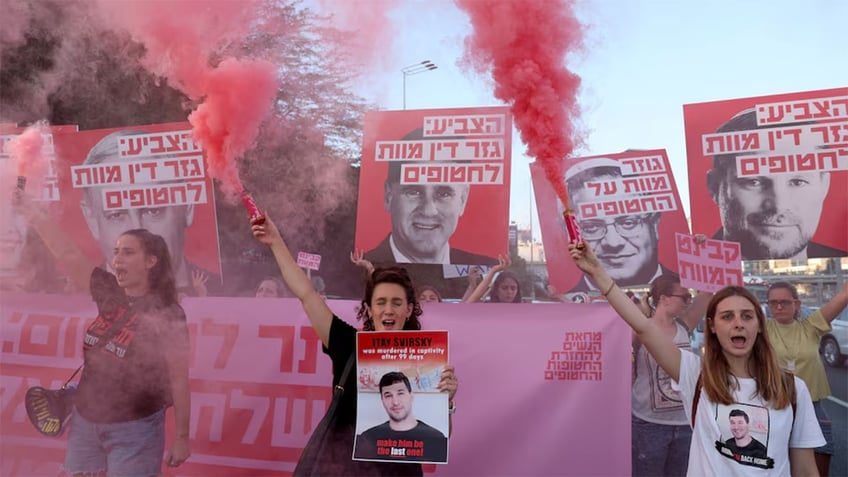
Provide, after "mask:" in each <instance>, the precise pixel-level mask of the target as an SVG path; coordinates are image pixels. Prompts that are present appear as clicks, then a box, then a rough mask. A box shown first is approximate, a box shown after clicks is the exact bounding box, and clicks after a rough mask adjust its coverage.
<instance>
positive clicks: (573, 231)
mask: <svg viewBox="0 0 848 477" xmlns="http://www.w3.org/2000/svg"><path fill="white" fill-rule="evenodd" d="M562 218H563V219H565V231H566V232H567V233H568V241H569V242H571V243H573V244H575V245H578V244H580V243H581V242H583V237H582V236H581V235H580V226H579V225H577V216H576V215H574V211H573V210H571V209H567V210H565V211H564V212H563V213H562Z"/></svg>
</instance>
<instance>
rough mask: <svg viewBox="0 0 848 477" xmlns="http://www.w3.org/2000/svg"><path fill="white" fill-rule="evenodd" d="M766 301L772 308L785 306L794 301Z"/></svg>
mask: <svg viewBox="0 0 848 477" xmlns="http://www.w3.org/2000/svg"><path fill="white" fill-rule="evenodd" d="M767 303H768V306H770V307H772V308H778V307H780V308H786V307H788V306H789V305H791V304H793V303H795V302H794V301H793V300H769V301H768V302H767Z"/></svg>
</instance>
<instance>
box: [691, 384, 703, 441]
mask: <svg viewBox="0 0 848 477" xmlns="http://www.w3.org/2000/svg"><path fill="white" fill-rule="evenodd" d="M702 386H703V383H702V382H701V375H700V374H699V375H698V382H697V383H695V397H694V398H693V399H692V429H694V428H695V415H696V414H697V413H698V401H700V400H701V387H702Z"/></svg>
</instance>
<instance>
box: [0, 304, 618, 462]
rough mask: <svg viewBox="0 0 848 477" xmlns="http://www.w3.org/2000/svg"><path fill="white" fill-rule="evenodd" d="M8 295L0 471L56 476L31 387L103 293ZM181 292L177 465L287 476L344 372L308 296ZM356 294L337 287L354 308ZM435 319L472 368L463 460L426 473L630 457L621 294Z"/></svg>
mask: <svg viewBox="0 0 848 477" xmlns="http://www.w3.org/2000/svg"><path fill="white" fill-rule="evenodd" d="M0 301H2V303H3V307H2V310H0V363H1V364H2V367H0V429H2V431H0V433H2V435H0V475H4V476H16V475H19V476H32V475H56V473H57V471H58V470H59V466H60V464H61V462H62V460H63V458H64V454H65V439H64V438H62V439H52V438H47V437H42V436H41V435H40V434H38V433H37V432H36V431H35V429H34V428H33V427H32V425H31V424H30V423H29V421H28V419H27V417H26V412H25V410H24V406H23V397H24V393H25V392H26V389H27V388H28V387H30V386H35V385H40V386H45V387H51V388H57V387H59V386H61V384H62V383H63V382H64V380H65V379H67V377H68V376H70V374H71V373H72V372H73V370H74V369H76V367H77V366H79V364H80V363H81V361H82V357H81V354H82V353H81V339H82V335H83V330H84V329H85V327H86V325H87V324H88V323H89V321H90V320H91V317H93V316H94V306H93V304H92V303H91V299H90V298H89V297H85V296H79V297H68V296H49V295H24V294H8V295H3V296H1V297H0ZM183 306H184V307H185V309H186V313H187V315H188V320H189V329H190V331H191V357H192V358H191V359H192V361H191V389H192V415H191V419H192V420H191V428H190V431H191V434H190V436H191V446H192V457H191V459H189V461H188V462H187V463H186V464H184V465H183V466H181V467H180V468H179V469H178V471H177V472H174V471H173V470H172V469H170V468H167V467H166V468H164V469H163V471H164V472H165V475H176V474H179V475H186V476H190V475H204V476H205V475H252V476H264V475H289V474H290V473H291V471H292V470H293V469H294V466H295V463H296V462H297V458H298V456H299V455H300V452H301V450H302V448H303V446H304V445H305V444H306V441H307V439H308V437H309V434H310V432H311V430H312V428H313V427H314V426H315V425H316V424H317V423H318V421H319V420H320V418H321V417H322V415H323V413H324V411H325V409H326V407H327V405H328V404H329V402H328V398H329V396H330V387H329V384H330V381H331V377H330V360H329V358H327V357H326V356H323V355H322V353H321V345H320V341H319V340H318V338H317V336H316V335H315V333H314V331H313V330H312V328H311V327H310V326H309V325H308V322H307V320H306V317H305V315H304V314H303V311H302V309H301V306H300V303H299V302H298V301H297V300H294V299H265V300H256V299H249V298H203V299H201V298H187V299H185V300H184V301H183ZM356 306H357V303H355V302H353V301H331V302H330V307H331V308H332V309H333V310H335V311H336V312H337V313H338V314H340V315H342V317H343V318H345V319H352V317H353V316H354V310H355V307H356ZM423 323H424V326H425V327H426V328H427V329H444V330H448V331H449V333H450V339H451V357H450V361H451V364H453V365H455V366H456V368H457V376H458V377H459V379H460V382H461V385H460V388H459V392H458V394H457V398H456V403H457V409H458V410H457V412H456V414H455V415H454V427H453V435H452V436H451V441H450V456H451V457H450V463H449V464H447V465H441V466H438V468H436V466H434V465H428V466H425V471H426V472H435V473H437V474H440V475H495V474H498V475H553V474H556V475H623V474H628V473H629V472H630V458H629V455H630V432H629V430H630V352H629V349H630V347H629V342H630V330H629V328H627V326H626V325H625V324H624V323H623V322H622V321H621V320H620V319H619V318H618V317H617V316H616V315H615V313H614V312H613V311H612V309H611V308H610V307H609V306H608V305H605V304H592V305H572V304H551V305H531V304H518V305H493V304H486V303H476V304H462V305H456V304H446V303H444V304H443V303H428V304H427V307H426V313H425V314H424V317H423ZM170 414H171V413H170V412H169V428H170V424H171V423H170V419H171V417H172V416H171V415H170ZM580 430H585V432H581V431H580ZM171 435H172V434H171V432H170V431H169V432H168V434H167V436H168V441H170V439H171ZM610 456H615V458H610Z"/></svg>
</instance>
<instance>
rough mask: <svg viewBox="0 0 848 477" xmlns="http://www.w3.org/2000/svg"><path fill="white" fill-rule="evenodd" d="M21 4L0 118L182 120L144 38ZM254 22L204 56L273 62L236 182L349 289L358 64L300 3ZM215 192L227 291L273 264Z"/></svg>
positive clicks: (49, 6) (262, 13) (118, 122)
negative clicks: (266, 110)
mask: <svg viewBox="0 0 848 477" xmlns="http://www.w3.org/2000/svg"><path fill="white" fill-rule="evenodd" d="M21 5H24V7H25V8H28V9H29V10H27V13H28V14H29V15H30V16H29V23H28V27H27V29H26V31H25V32H24V33H23V35H22V37H21V39H20V41H17V42H4V43H2V44H0V47H2V51H0V58H2V60H3V69H2V74H0V87H2V88H0V101H2V105H3V112H4V116H5V117H4V118H3V119H4V120H12V121H15V122H21V123H26V122H32V121H35V120H37V119H41V118H43V117H44V116H46V117H47V118H48V119H49V120H50V122H51V123H53V124H59V123H62V124H77V125H79V126H80V128H81V129H96V128H110V127H123V126H131V125H137V124H150V123H161V122H170V121H184V120H185V119H186V117H187V114H188V109H190V107H191V105H190V104H189V102H188V99H187V97H186V96H185V95H184V94H182V93H181V92H179V91H177V90H176V89H174V88H172V87H170V86H169V84H168V82H167V80H165V79H163V78H158V77H156V76H155V75H153V74H152V73H150V72H149V71H147V70H145V69H144V68H143V66H142V64H141V61H140V60H141V58H143V56H144V54H145V48H144V45H141V44H139V43H137V42H135V41H133V40H132V38H130V36H129V34H127V33H126V32H123V31H114V30H113V29H112V28H111V26H110V25H106V24H103V23H102V22H101V21H99V20H97V18H98V17H97V16H96V15H93V12H92V8H95V5H96V4H94V3H89V2H65V1H49V0H45V1H44V2H30V3H22V4H21ZM253 18H254V22H255V25H254V28H252V30H251V31H252V34H251V35H250V36H248V37H246V38H244V39H243V41H241V42H235V43H233V44H230V45H229V46H227V47H226V48H224V49H220V50H219V52H218V54H217V56H216V57H214V58H209V59H208V61H209V63H210V65H213V66H214V65H215V64H216V63H217V62H220V61H222V60H223V59H224V58H226V57H237V58H251V59H265V60H268V61H271V62H273V63H274V64H276V65H278V74H279V81H280V88H279V93H278V95H277V101H276V104H275V108H274V112H273V116H272V118H271V119H270V120H269V121H267V122H266V123H265V124H264V125H263V127H262V130H261V133H260V136H259V139H258V140H257V144H256V146H255V147H254V148H253V150H251V151H249V153H248V154H247V157H246V159H245V160H244V161H243V162H242V163H241V164H240V175H241V178H242V181H243V183H244V184H245V186H246V187H247V188H248V189H249V190H251V191H252V192H253V193H254V195H255V197H256V199H257V201H258V202H259V204H260V206H261V207H263V209H264V210H265V211H266V212H267V213H268V214H269V215H270V216H271V217H272V218H273V219H274V220H275V221H277V223H278V224H279V225H280V227H281V229H282V230H283V233H284V235H285V237H286V239H287V241H288V242H289V244H290V246H291V248H292V251H293V252H295V253H296V252H297V251H298V250H305V251H310V252H313V253H321V254H322V256H323V257H324V259H323V263H324V266H326V267H327V269H326V270H327V273H328V274H330V273H332V274H333V276H332V279H331V280H327V282H328V292H329V293H331V294H344V295H348V294H350V293H351V290H352V289H356V288H357V287H356V285H355V283H356V282H357V281H360V280H361V277H360V276H359V275H358V271H357V270H356V269H355V268H354V267H352V265H351V266H347V265H350V264H349V260H348V258H347V253H348V252H349V251H350V250H351V248H352V246H353V228H354V227H353V224H354V216H355V210H356V190H357V189H356V185H357V183H358V168H357V167H355V166H356V165H357V163H358V160H359V151H360V147H361V146H360V145H361V130H362V117H363V113H364V110H365V106H366V105H365V103H364V101H363V100H362V99H361V98H358V97H357V96H355V95H354V94H353V93H351V92H350V88H349V81H350V80H351V79H352V78H353V77H354V75H355V73H356V68H355V67H354V64H353V63H352V62H350V61H349V58H348V57H346V56H345V55H346V54H345V53H344V49H343V48H341V47H342V44H343V42H344V41H345V37H344V36H343V35H342V34H340V33H338V32H336V31H333V30H331V29H329V28H326V27H325V26H323V24H322V19H321V18H319V17H317V16H316V15H315V14H314V13H312V12H311V11H310V10H308V9H304V8H301V7H300V4H299V3H298V2H295V1H276V0H268V1H267V2H264V3H263V4H262V6H261V8H260V9H259V10H258V11H257V12H256V14H255V15H254V17H253ZM83 26H85V27H84V28H83ZM45 98H46V99H45ZM7 112H8V113H9V114H8V115H6V113H7ZM216 196H217V200H216V203H217V219H218V228H219V240H220V246H221V251H222V255H223V257H222V260H223V262H224V265H225V269H224V276H225V280H226V281H227V282H228V283H227V287H228V289H229V290H230V292H231V293H234V294H239V293H243V292H245V291H247V290H250V289H251V288H252V287H254V286H255V282H256V281H258V279H259V278H261V276H263V275H266V274H269V273H271V272H273V271H274V266H273V262H272V261H270V260H269V259H268V258H269V257H268V255H267V253H264V251H262V250H261V248H259V247H257V244H256V243H255V242H254V241H253V239H252V238H251V236H250V233H249V228H248V226H247V224H246V221H245V213H244V210H243V209H242V208H241V206H240V205H239V204H228V203H225V202H224V201H223V200H221V196H220V194H218V193H217V192H216ZM257 259H259V260H257ZM323 273H324V272H323V270H322V274H323ZM336 273H338V275H336ZM337 290H338V291H337ZM358 292H359V290H356V293H358Z"/></svg>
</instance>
